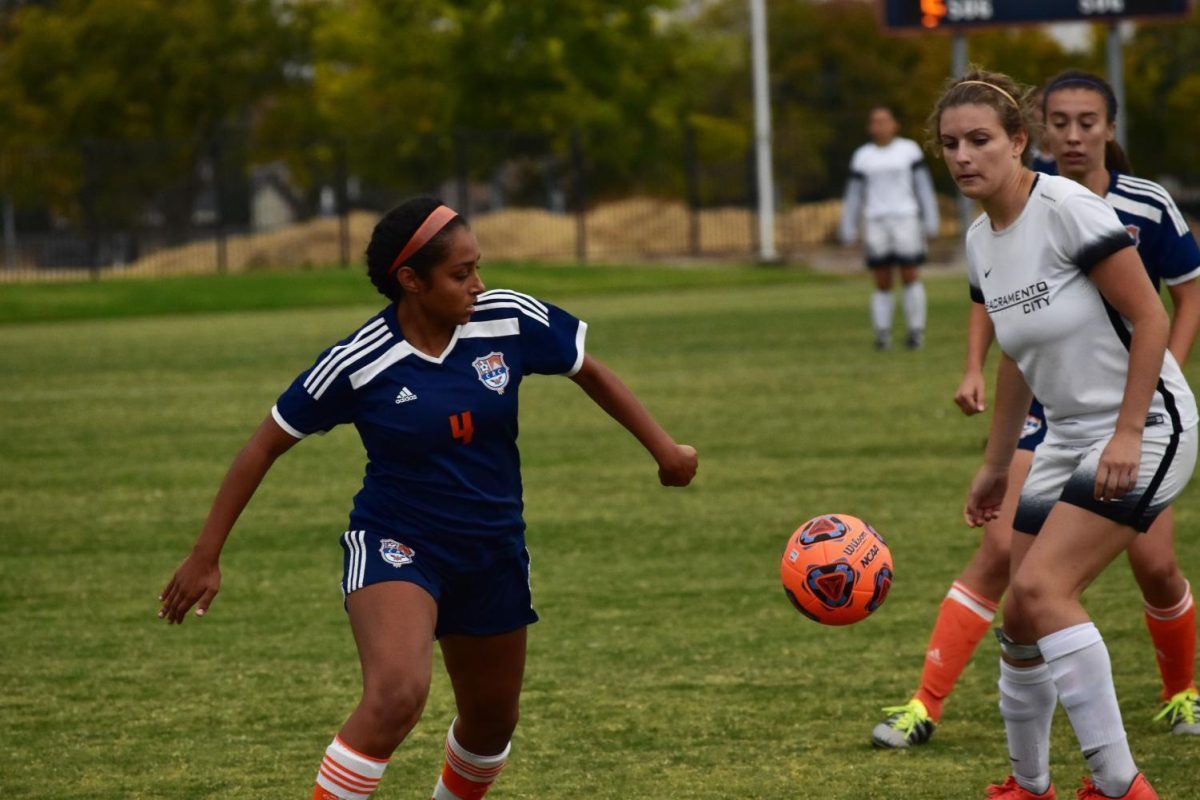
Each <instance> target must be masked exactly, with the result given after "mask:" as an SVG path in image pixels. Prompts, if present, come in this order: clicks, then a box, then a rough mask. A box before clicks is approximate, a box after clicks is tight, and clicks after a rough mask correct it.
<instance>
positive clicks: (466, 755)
mask: <svg viewBox="0 0 1200 800" xmlns="http://www.w3.org/2000/svg"><path fill="white" fill-rule="evenodd" d="M455 721H456V722H457V720H455ZM511 749H512V744H511V743H510V744H507V745H505V746H504V750H503V751H502V752H500V753H498V754H496V755H494V756H480V755H476V754H474V753H472V752H469V751H468V750H467V749H466V748H464V747H463V746H462V745H461V744H459V743H458V740H457V739H455V738H454V723H451V724H450V732H449V733H448V734H446V763H445V764H443V765H442V776H441V777H440V778H438V782H437V786H435V787H434V789H433V796H432V797H431V798H430V800H480V798H482V797H483V796H484V795H485V794H487V792H488V789H490V788H491V787H492V783H493V782H495V780H496V777H497V776H498V775H499V774H500V770H502V769H504V764H505V762H507V761H508V754H509V751H510V750H511Z"/></svg>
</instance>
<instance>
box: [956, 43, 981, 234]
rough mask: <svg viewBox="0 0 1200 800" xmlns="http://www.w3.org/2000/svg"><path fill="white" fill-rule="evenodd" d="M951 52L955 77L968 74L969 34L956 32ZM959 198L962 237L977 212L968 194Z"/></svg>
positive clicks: (959, 227) (960, 194) (960, 232)
mask: <svg viewBox="0 0 1200 800" xmlns="http://www.w3.org/2000/svg"><path fill="white" fill-rule="evenodd" d="M950 52H951V65H950V70H951V72H953V73H954V77H956V78H961V77H962V76H963V75H966V74H967V35H966V34H965V33H962V32H956V33H955V34H954V38H953V40H952V46H951V51H950ZM957 199H958V230H959V238H962V237H964V236H966V235H967V228H969V227H970V226H971V218H972V217H973V216H974V214H975V208H974V205H975V204H974V203H972V202H971V201H970V200H968V199H967V197H966V195H964V194H962V193H961V192H959V194H958V198H957Z"/></svg>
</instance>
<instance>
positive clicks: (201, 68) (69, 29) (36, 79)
mask: <svg viewBox="0 0 1200 800" xmlns="http://www.w3.org/2000/svg"><path fill="white" fill-rule="evenodd" d="M2 36H3V42H2V44H3V47H2V49H0V148H3V152H4V153H5V154H6V158H4V159H3V160H2V161H3V162H4V163H7V164H8V165H9V166H8V167H7V169H8V174H7V175H5V176H4V177H5V178H6V180H5V182H6V184H8V185H10V186H11V191H12V192H13V194H14V195H15V196H16V197H17V198H18V199H19V200H20V201H23V202H26V203H33V202H37V203H42V204H45V205H48V206H49V207H50V208H52V209H53V210H54V211H55V212H57V213H58V214H60V215H62V216H65V217H68V218H74V219H81V218H82V219H84V221H85V222H87V223H88V224H90V225H92V226H102V227H106V228H107V227H113V226H129V225H132V224H133V222H134V218H135V216H136V215H137V214H138V213H139V212H141V211H143V210H144V206H145V204H146V201H147V199H148V198H150V197H153V196H157V203H156V206H157V208H158V210H160V211H162V212H164V213H165V214H166V215H167V216H168V218H169V219H170V220H171V221H172V222H174V223H175V225H176V226H182V225H185V224H186V223H187V220H188V219H189V218H190V215H191V210H192V198H193V197H194V195H195V187H196V182H197V171H198V170H197V165H198V164H199V162H200V161H201V160H202V159H204V158H206V157H207V156H209V155H210V145H211V143H212V142H213V140H214V137H215V135H216V134H217V133H218V132H219V131H220V130H222V128H223V127H224V126H228V125H231V124H242V123H244V122H245V121H246V120H247V119H248V118H249V117H250V114H251V112H252V111H253V109H254V108H255V106H256V105H257V104H258V103H259V102H261V100H262V98H263V97H264V96H265V95H266V94H268V93H269V92H271V91H273V90H276V89H278V88H280V87H282V86H283V85H284V83H285V79H284V75H283V70H282V68H281V67H282V65H283V64H284V63H285V61H286V55H287V54H286V52H285V47H286V44H287V41H288V40H287V38H286V37H285V36H283V35H282V34H281V25H280V22H279V20H278V19H277V18H276V16H275V15H274V13H273V10H272V4H271V2H270V0H195V1H194V2H188V3H176V2H171V1H170V0H67V1H66V2H62V3H58V4H54V5H52V6H26V7H22V8H20V9H18V10H16V11H15V12H13V13H12V14H11V15H10V17H9V18H8V20H7V24H6V25H5V27H4V29H3V32H2ZM30 163H35V164H36V165H37V178H38V180H36V181H33V180H30V178H31V177H32V176H31V175H30V173H29V171H28V169H26V170H25V171H24V172H23V171H22V170H21V167H20V166H19V165H25V166H26V167H28V165H29V164H30ZM14 165H18V166H14ZM2 168H4V167H3V166H0V169H2Z"/></svg>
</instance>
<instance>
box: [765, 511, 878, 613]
mask: <svg viewBox="0 0 1200 800" xmlns="http://www.w3.org/2000/svg"><path fill="white" fill-rule="evenodd" d="M892 575H893V573H892V552H891V550H889V549H888V546H887V543H886V542H884V540H883V537H882V536H880V535H879V531H877V530H875V529H874V528H872V527H871V526H870V525H868V524H867V523H865V522H863V521H862V520H861V519H858V518H857V517H851V516H849V515H848V514H824V515H822V516H819V517H813V518H812V519H810V520H809V521H808V522H806V523H804V524H803V525H801V526H800V527H799V528H797V529H796V532H795V533H793V534H792V536H791V538H790V539H788V543H787V547H786V548H785V549H784V551H783V559H782V560H781V561H780V564H779V577H780V578H781V579H782V580H783V590H784V591H785V592H786V593H787V596H788V599H789V600H791V601H792V605H794V606H795V607H796V610H797V611H799V612H800V613H801V614H803V615H804V616H806V617H808V618H809V619H812V620H816V621H817V622H819V623H821V624H822V625H849V624H851V623H854V622H858V621H859V620H861V619H865V618H866V617H867V616H869V615H870V614H872V613H874V611H875V610H876V609H878V608H879V606H881V605H882V604H883V601H884V599H886V598H887V594H888V589H890V588H891V587H892Z"/></svg>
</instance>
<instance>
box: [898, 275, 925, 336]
mask: <svg viewBox="0 0 1200 800" xmlns="http://www.w3.org/2000/svg"><path fill="white" fill-rule="evenodd" d="M901 303H902V304H903V305H904V319H905V320H906V321H907V322H908V329H909V330H910V331H923V330H925V285H924V284H923V283H921V282H920V281H913V282H912V283H910V284H908V285H907V286H905V287H904V293H903V296H902V299H901Z"/></svg>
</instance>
